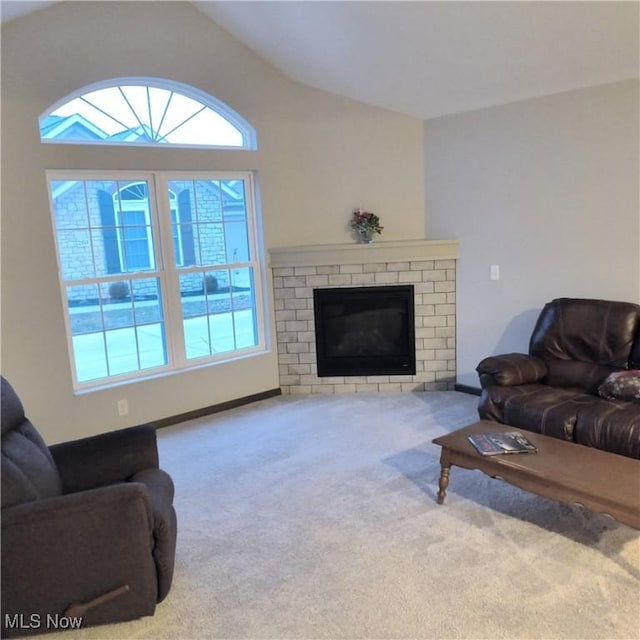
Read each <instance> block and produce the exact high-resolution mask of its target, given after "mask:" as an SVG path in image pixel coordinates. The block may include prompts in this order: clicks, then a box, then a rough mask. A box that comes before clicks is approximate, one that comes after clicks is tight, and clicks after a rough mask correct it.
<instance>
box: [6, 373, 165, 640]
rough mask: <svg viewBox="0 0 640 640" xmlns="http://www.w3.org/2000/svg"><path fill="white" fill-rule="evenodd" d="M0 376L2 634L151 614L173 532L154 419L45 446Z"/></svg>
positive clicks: (159, 594) (162, 586) (159, 593)
mask: <svg viewBox="0 0 640 640" xmlns="http://www.w3.org/2000/svg"><path fill="white" fill-rule="evenodd" d="M1 382H2V418H1V422H2V539H1V547H2V612H1V613H2V637H14V636H22V635H29V634H33V633H44V632H46V631H54V630H57V629H64V628H74V626H73V625H76V624H80V625H81V627H82V628H83V627H87V626H90V625H96V624H103V623H106V622H116V621H122V620H130V619H133V618H138V617H140V616H145V615H152V614H153V613H154V610H155V606H156V603H157V602H160V601H161V600H162V599H163V598H164V597H165V596H166V595H167V593H168V591H169V588H170V586H171V580H172V577H173V567H174V555H175V546H176V532H177V525H176V514H175V510H174V508H173V495H174V487H173V482H172V480H171V478H170V476H169V475H168V474H167V473H165V472H164V471H162V470H161V469H159V468H158V450H157V445H156V432H155V429H154V427H152V426H149V425H145V426H139V427H131V428H129V429H122V430H120V431H114V432H111V433H106V434H103V435H99V436H94V437H89V438H84V439H82V440H76V441H73V442H66V443H63V444H58V445H54V446H52V447H47V446H46V444H45V443H44V441H43V439H42V437H41V436H40V434H39V433H38V432H37V430H36V429H35V427H34V426H33V424H31V422H30V421H29V420H28V419H27V418H26V417H25V414H24V409H23V407H22V403H21V402H20V399H19V398H18V396H17V395H16V393H15V391H14V390H13V388H12V387H11V385H10V384H9V383H8V382H7V381H6V380H5V378H2V379H1Z"/></svg>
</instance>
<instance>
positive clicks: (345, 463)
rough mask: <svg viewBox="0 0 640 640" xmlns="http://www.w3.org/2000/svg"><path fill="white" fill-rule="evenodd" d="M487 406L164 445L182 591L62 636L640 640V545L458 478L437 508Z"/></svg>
mask: <svg viewBox="0 0 640 640" xmlns="http://www.w3.org/2000/svg"><path fill="white" fill-rule="evenodd" d="M476 400H477V398H475V397H473V396H469V395H464V394H460V393H456V392H435V393H413V394H392V395H386V394H380V395H336V396H308V397H279V398H272V399H270V400H266V401H263V402H260V403H257V404H254V405H251V406H248V407H243V408H241V409H236V410H232V411H229V412H226V413H221V414H217V415H215V416H211V417H209V418H204V419H199V420H195V421H192V422H188V423H184V424H181V425H176V426H173V427H170V428H167V429H163V430H161V431H160V432H159V443H160V453H161V462H162V466H163V467H164V468H165V469H166V470H167V471H169V472H170V473H171V475H172V476H173V478H174V480H175V484H176V488H177V495H176V509H177V512H178V522H179V536H178V550H177V560H176V574H175V579H174V584H173V588H172V591H171V593H170V594H169V596H168V598H167V599H166V600H165V601H164V602H163V603H162V604H160V605H159V606H158V608H157V610H156V614H155V616H153V617H150V618H145V619H141V620H137V621H133V622H129V623H123V624H118V625H110V626H105V627H97V628H93V629H86V630H83V631H82V632H64V633H62V634H56V635H55V637H57V638H60V639H62V638H82V639H83V640H84V639H92V638H94V639H97V638H100V639H103V638H104V639H125V638H126V639H129V638H131V639H134V638H149V639H152V638H153V639H163V638H166V639H176V640H178V639H182V638H184V639H185V640H186V639H190V638H203V639H204V638H206V639H214V638H273V639H276V638H282V639H295V638H300V639H312V638H378V639H387V638H437V639H445V638H488V639H489V638H490V639H497V638H522V639H533V638H567V639H568V638H571V639H587V638H606V639H612V638H624V639H627V640H629V639H635V638H640V562H639V555H640V554H639V551H640V544H639V532H638V531H636V530H633V529H631V528H629V527H626V526H624V525H620V524H617V523H615V522H614V521H612V520H611V519H609V518H608V517H606V516H602V515H593V514H589V513H588V512H585V511H583V510H582V509H581V508H580V507H577V506H576V507H571V506H566V505H561V504H559V503H556V502H553V501H549V500H545V499H543V498H539V497H536V496H533V495H530V494H528V493H526V492H524V491H521V490H519V489H517V488H514V487H511V486H509V485H507V484H506V483H503V482H501V481H498V480H491V479H489V478H487V477H485V476H484V475H483V474H481V473H480V472H477V471H465V470H462V469H457V468H454V469H453V470H452V472H451V483H450V485H449V490H448V494H447V500H446V503H445V505H443V506H438V505H437V504H436V503H435V493H436V490H437V480H438V475H439V463H438V455H439V450H438V449H437V447H435V446H434V445H432V444H431V439H432V438H434V437H436V436H438V435H440V434H443V433H445V432H448V431H451V430H453V429H455V428H457V427H460V426H462V425H464V424H466V423H468V422H471V421H473V420H475V419H476V413H475V405H476ZM585 473H588V469H586V470H585ZM639 490H640V487H639ZM51 637H54V636H51Z"/></svg>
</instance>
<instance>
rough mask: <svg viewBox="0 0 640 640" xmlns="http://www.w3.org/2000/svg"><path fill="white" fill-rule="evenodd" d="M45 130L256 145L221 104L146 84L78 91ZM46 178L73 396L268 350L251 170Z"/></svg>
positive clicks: (88, 138) (63, 137) (141, 140)
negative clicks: (81, 391)
mask: <svg viewBox="0 0 640 640" xmlns="http://www.w3.org/2000/svg"><path fill="white" fill-rule="evenodd" d="M40 132H41V137H42V142H43V143H69V144H83V143H84V144H94V145H95V144H99V145H103V144H119V145H147V146H148V145H151V146H165V147H166V146H171V145H172V146H180V147H208V148H215V149H256V148H257V146H256V135H255V131H254V129H253V127H251V125H249V123H248V122H247V121H246V120H245V119H244V118H242V117H241V116H240V115H239V114H237V113H236V112H235V111H233V110H232V109H230V108H229V107H227V106H226V105H224V104H223V103H221V102H220V101H218V100H216V99H215V98H213V97H212V96H208V95H205V94H203V93H202V92H200V91H198V90H196V89H194V88H193V87H188V86H186V85H178V84H176V83H170V82H168V81H166V80H158V79H148V78H144V79H141V78H126V79H118V80H116V81H109V82H102V83H99V84H95V85H92V86H90V87H85V88H84V89H81V90H79V91H76V92H74V93H73V94H71V95H70V96H67V98H65V99H64V100H62V101H60V102H59V103H57V104H56V105H54V106H53V107H52V108H51V109H50V110H49V111H47V112H46V113H45V114H43V115H42V116H41V117H40ZM94 151H95V150H94ZM122 153H124V154H125V155H126V151H123V152H122ZM79 155H80V156H82V155H83V154H82V153H80V154H79ZM88 155H90V156H91V157H93V156H94V153H93V152H92V153H91V154H88ZM144 155H145V154H143V156H144ZM198 155H199V154H198ZM136 156H138V154H136ZM180 156H181V157H184V158H187V159H188V158H189V157H190V154H189V152H188V151H184V152H181V154H180ZM154 157H155V156H154ZM191 157H193V154H191ZM220 157H222V156H220ZM138 160H139V158H138ZM188 163H189V164H191V162H190V161H189V162H188ZM47 178H48V183H49V193H50V203H51V212H52V216H53V227H54V235H55V241H56V252H57V257H58V267H59V277H60V286H61V291H62V300H63V304H64V305H65V307H66V308H65V312H66V313H65V321H66V329H67V339H68V343H69V354H70V362H71V371H72V376H73V383H74V387H75V388H76V389H83V390H85V389H86V390H89V389H94V388H100V387H103V386H106V385H110V384H113V383H120V382H123V381H129V380H134V379H140V378H144V377H146V376H149V375H154V376H155V375H159V374H163V373H169V372H180V371H184V370H187V369H191V368H193V367H201V366H203V365H206V364H217V363H222V362H228V361H229V360H232V359H236V358H238V357H250V356H252V355H255V354H261V353H264V352H265V350H266V349H267V344H266V325H265V312H264V305H263V298H264V291H263V286H264V278H263V275H262V269H263V265H262V260H261V258H260V256H261V251H260V249H259V247H260V243H261V241H260V238H259V228H260V225H259V223H258V213H257V211H258V209H259V205H258V203H257V194H256V191H255V186H254V175H253V173H252V172H251V171H231V170H224V169H222V170H220V169H218V170H216V171H211V170H207V171H197V170H193V169H186V170H180V169H179V168H178V169H175V168H172V169H171V170H158V168H157V167H153V168H147V169H146V170H145V169H137V170H130V169H128V170H117V171H113V170H102V169H95V168H91V167H86V168H85V169H84V170H81V169H73V170H66V171H65V170H56V171H48V172H47Z"/></svg>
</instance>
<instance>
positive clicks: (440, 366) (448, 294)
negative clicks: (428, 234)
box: [269, 240, 458, 394]
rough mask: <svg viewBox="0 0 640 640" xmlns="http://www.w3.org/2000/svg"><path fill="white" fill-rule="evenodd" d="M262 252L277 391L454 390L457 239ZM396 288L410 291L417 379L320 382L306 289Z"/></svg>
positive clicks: (309, 296) (310, 299)
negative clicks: (270, 297) (269, 274)
mask: <svg viewBox="0 0 640 640" xmlns="http://www.w3.org/2000/svg"><path fill="white" fill-rule="evenodd" d="M269 255H270V266H271V267H272V269H273V291H274V298H275V317H276V336H277V348H278V363H279V371H280V387H281V389H282V393H285V394H295V393H298V394H306V393H364V392H367V393H371V392H388V391H395V392H397V391H436V390H450V389H453V387H454V384H455V379H456V294H455V290H456V289H455V288H456V259H457V257H458V246H457V242H455V241H434V240H422V241H407V242H379V243H373V244H371V245H312V246H308V247H286V248H281V249H271V250H270V251H269ZM395 284H412V285H413V286H414V291H415V335H416V375H410V376H406V375H405V376H395V375H394V376H337V377H323V378H319V377H318V376H317V370H316V342H315V340H316V336H315V325H314V315H313V289H314V288H326V287H357V286H372V285H376V286H380V285H395Z"/></svg>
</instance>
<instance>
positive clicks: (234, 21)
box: [2, 0, 640, 118]
mask: <svg viewBox="0 0 640 640" xmlns="http://www.w3.org/2000/svg"><path fill="white" fill-rule="evenodd" d="M50 4H54V3H53V2H6V1H3V2H2V16H3V21H6V20H10V19H13V18H15V17H18V16H20V15H22V14H24V13H27V12H29V11H32V10H37V9H39V8H41V7H43V6H47V5H50ZM154 4H155V9H156V10H159V9H160V8H161V6H162V3H154ZM192 4H194V5H195V6H196V7H197V8H198V9H199V10H200V11H201V12H203V13H204V14H205V15H206V16H208V17H209V18H210V19H212V20H214V21H215V22H216V23H218V24H219V25H220V26H221V27H223V28H224V29H226V30H227V31H229V32H230V33H231V34H233V35H234V36H235V37H236V38H238V39H239V40H240V41H242V42H243V43H245V44H246V45H247V46H248V47H249V48H250V49H252V50H253V51H255V52H256V53H257V54H258V55H260V56H261V57H262V58H264V59H266V60H268V61H269V62H270V63H271V64H273V65H274V66H275V67H276V68H278V69H279V70H280V71H281V72H282V73H284V74H285V75H287V76H289V77H290V78H292V79H294V80H297V81H299V82H302V83H305V84H308V85H311V86H314V87H317V88H319V89H324V90H326V91H332V92H334V93H338V94H341V95H344V96H348V97H351V98H354V99H356V100H361V101H363V102H367V103H370V104H374V105H377V106H381V107H385V108H388V109H392V110H395V111H399V112H402V113H407V114H409V115H413V116H417V117H420V118H432V117H436V116H440V115H445V114H450V113H456V112H461V111H468V110H472V109H478V108H482V107H486V106H492V105H496V104H503V103H507V102H512V101H516V100H523V99H527V98H533V97H537V96H542V95H546V94H551V93H558V92H561V91H567V90H571V89H577V88H582V87H588V86H592V85H597V84H604V83H607V82H616V81H619V80H625V79H629V78H637V77H638V75H639V57H640V56H639V54H640V51H639V40H640V38H639V33H640V26H639V25H640V22H639V21H640V11H639V9H640V3H638V2H635V1H632V2H627V1H603V2H597V1H596V2H582V1H573V2H569V1H541V2H519V1H514V2H484V1H470V2H466V1H422V2H420V1H413V2H403V1H391V0H388V1H360V2H344V1H331V0H322V1H293V2H276V1H264V0H263V1H258V2H244V1H233V2H229V1H224V2H217V1H208V0H202V1H198V2H193V3H192Z"/></svg>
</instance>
